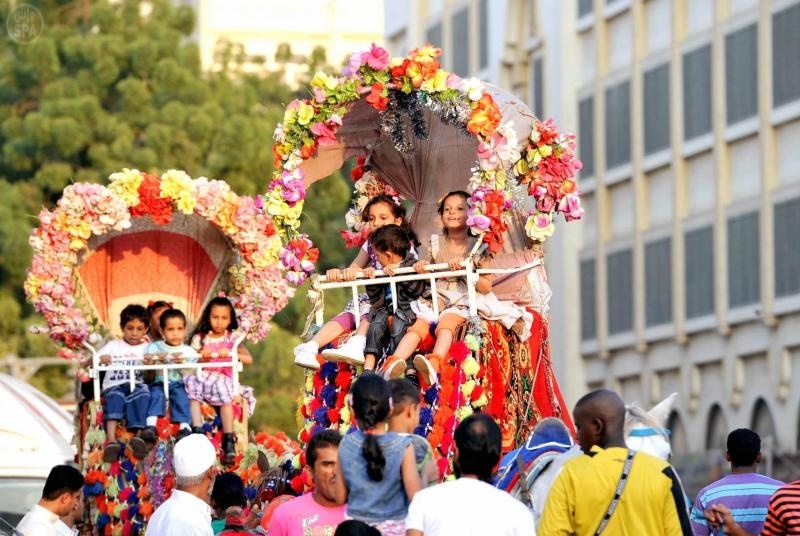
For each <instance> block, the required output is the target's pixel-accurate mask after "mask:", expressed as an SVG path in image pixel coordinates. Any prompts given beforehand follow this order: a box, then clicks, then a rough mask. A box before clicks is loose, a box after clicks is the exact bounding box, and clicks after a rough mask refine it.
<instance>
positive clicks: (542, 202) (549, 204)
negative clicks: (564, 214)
mask: <svg viewBox="0 0 800 536" xmlns="http://www.w3.org/2000/svg"><path fill="white" fill-rule="evenodd" d="M555 207H556V200H555V199H554V198H553V196H551V195H543V196H541V197H540V198H539V199H538V200H537V201H536V210H538V211H539V212H551V211H552V210H553V209H554V208H555Z"/></svg>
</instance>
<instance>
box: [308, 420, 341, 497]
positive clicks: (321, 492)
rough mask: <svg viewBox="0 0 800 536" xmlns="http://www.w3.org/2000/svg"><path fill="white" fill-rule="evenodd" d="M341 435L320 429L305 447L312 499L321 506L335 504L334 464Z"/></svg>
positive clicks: (337, 459)
mask: <svg viewBox="0 0 800 536" xmlns="http://www.w3.org/2000/svg"><path fill="white" fill-rule="evenodd" d="M341 440H342V436H341V435H339V432H337V431H335V430H320V431H319V432H317V433H316V434H314V435H313V436H312V437H311V440H310V441H309V442H308V447H306V464H307V467H308V470H309V471H310V473H311V478H312V479H313V480H314V500H315V501H316V502H317V503H318V504H321V505H323V506H336V494H335V491H334V488H335V486H336V464H337V463H338V461H339V443H340V442H341Z"/></svg>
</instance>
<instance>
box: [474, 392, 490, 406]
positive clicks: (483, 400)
mask: <svg viewBox="0 0 800 536" xmlns="http://www.w3.org/2000/svg"><path fill="white" fill-rule="evenodd" d="M488 403H489V399H488V398H486V392H485V391H484V392H483V393H481V396H479V397H478V400H475V401H474V402H473V403H472V405H473V406H474V407H476V408H482V407H483V406H485V405H486V404H488Z"/></svg>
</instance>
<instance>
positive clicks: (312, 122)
mask: <svg viewBox="0 0 800 536" xmlns="http://www.w3.org/2000/svg"><path fill="white" fill-rule="evenodd" d="M440 54H441V50H440V49H438V48H435V47H433V46H431V45H425V46H423V47H420V48H417V49H414V50H412V51H411V52H410V53H409V55H408V56H407V57H406V58H390V57H389V54H388V52H387V51H386V50H385V49H383V48H381V47H379V46H376V45H374V44H373V45H372V47H371V48H370V49H369V50H367V51H364V52H357V53H355V54H353V55H352V56H351V57H350V60H349V62H348V65H347V66H346V67H345V69H344V70H343V72H342V76H341V77H335V76H331V75H328V74H325V73H322V72H319V73H317V74H316V75H315V76H314V78H313V79H312V80H311V92H312V97H311V98H308V99H302V100H299V99H296V100H294V101H292V102H290V103H289V105H288V106H287V108H286V111H285V113H284V117H283V122H282V123H280V124H278V126H277V127H276V129H275V133H274V144H273V147H272V151H273V155H274V157H275V168H276V170H275V172H274V174H273V179H272V182H271V183H270V185H269V188H268V191H267V194H266V199H267V212H268V213H269V214H270V215H271V216H272V217H273V219H274V220H275V221H276V225H277V226H278V227H279V228H281V229H283V230H284V231H286V232H287V233H289V234H290V232H294V230H296V229H297V227H298V226H299V216H300V212H301V211H302V204H303V199H304V198H305V194H306V192H305V186H304V183H303V180H304V172H303V170H302V169H301V167H300V166H301V164H302V162H303V161H304V160H306V159H308V158H311V157H312V156H314V155H315V154H316V153H317V150H318V148H319V147H320V146H325V145H330V144H332V143H334V142H335V140H336V134H337V131H338V129H339V128H340V127H341V126H342V120H343V117H344V116H345V115H346V114H347V112H348V110H349V107H350V106H351V105H352V104H353V103H354V102H355V101H357V100H359V99H362V98H363V99H364V100H365V101H366V102H367V103H368V104H369V105H370V106H372V107H373V108H375V109H376V110H378V111H380V112H381V113H382V115H381V117H380V122H381V125H380V126H381V128H382V130H383V131H384V132H386V133H387V134H388V135H389V136H390V137H391V138H392V141H393V142H394V144H395V147H396V148H397V149H398V150H399V151H407V150H409V143H408V140H406V139H405V135H406V134H405V130H406V129H405V128H403V124H402V122H401V121H400V115H399V113H400V111H402V110H404V111H405V112H406V115H407V116H408V118H409V121H410V123H411V129H412V131H413V133H414V135H415V136H417V137H419V138H425V137H427V126H426V125H425V124H424V121H422V122H421V121H420V119H419V118H420V114H418V113H416V112H418V111H419V109H420V108H421V107H426V108H428V109H430V110H432V111H434V112H436V113H437V114H439V116H440V117H441V118H442V120H443V121H444V122H446V123H448V124H450V125H453V126H455V127H457V128H461V129H463V130H465V131H466V132H468V133H469V134H470V135H473V136H475V137H476V138H477V140H478V151H477V155H476V159H477V163H476V166H475V167H474V168H473V170H472V171H473V173H472V177H471V178H470V185H469V189H470V192H471V198H470V200H469V213H468V221H467V223H468V225H469V226H470V227H471V228H472V229H473V231H475V232H478V233H482V234H483V236H484V241H485V242H486V243H487V244H488V247H489V252H490V253H493V252H496V251H499V250H500V248H501V247H502V243H503V236H502V234H503V232H504V231H505V230H506V229H507V221H508V211H509V209H510V208H511V206H512V195H511V188H512V187H513V186H514V184H512V183H519V182H520V181H522V183H523V184H527V183H530V182H532V181H533V182H535V186H537V187H538V186H540V185H542V186H543V187H544V188H545V189H546V190H547V191H548V192H549V195H550V197H553V200H554V201H555V197H556V196H555V195H554V194H555V192H556V191H559V192H561V191H563V194H564V195H563V196H561V197H559V198H558V204H556V205H554V207H550V206H549V204H548V203H549V200H548V201H542V203H541V206H540V207H538V208H537V209H536V210H534V211H532V212H531V217H532V218H534V219H533V220H532V221H533V222H534V223H536V224H537V225H535V226H534V225H533V224H532V225H529V226H527V227H526V229H527V231H528V234H529V235H530V236H531V237H532V238H534V239H536V240H544V239H545V238H546V237H547V236H549V235H550V234H552V231H553V229H552V227H549V224H548V226H545V227H544V228H542V227H539V225H538V224H539V223H543V219H542V217H541V216H542V215H546V216H548V217H549V221H550V222H551V223H552V219H553V216H554V214H555V213H556V212H562V213H564V214H565V215H568V219H577V218H579V217H580V214H581V211H580V201H579V193H578V192H577V190H576V189H574V182H572V181H570V182H571V184H572V189H570V185H569V184H565V181H566V180H569V179H571V177H572V176H574V174H575V172H577V170H578V169H580V162H579V161H578V160H577V159H576V158H575V154H574V143H572V140H573V138H572V137H571V136H568V135H567V136H560V135H558V134H557V132H556V131H555V127H554V126H553V124H552V122H551V121H548V122H546V123H541V122H537V123H536V124H535V125H534V127H533V129H532V132H531V134H530V136H529V137H528V140H527V143H526V145H525V147H524V148H521V147H520V144H519V143H518V140H517V136H516V133H515V131H514V130H513V128H512V126H511V123H510V122H506V123H503V117H502V114H501V112H500V108H499V107H498V106H497V103H496V102H495V101H494V99H493V98H492V96H491V94H490V93H488V92H486V91H485V90H484V87H483V84H482V83H481V82H480V81H479V80H477V79H474V78H471V79H461V78H460V77H458V76H457V75H455V74H453V73H449V72H447V71H444V70H443V69H441V68H440V64H439V61H438V59H437V58H438V57H439V55H440ZM548 147H549V148H550V149H548ZM548 151H549V152H548ZM523 160H524V162H525V164H524V165H523V164H519V162H520V161H523ZM517 164H519V165H517ZM525 166H527V167H525ZM531 170H532V171H531ZM509 179H514V181H511V180H509ZM526 181H527V182H526ZM559 181H560V182H559ZM544 183H548V184H549V183H553V184H551V185H550V186H551V187H550V188H548V186H547V185H545V184H544ZM562 186H563V188H562ZM532 193H533V194H534V195H536V194H538V195H536V197H537V203H538V199H539V198H541V197H543V196H544V194H543V193H541V192H540V191H539V190H538V189H537V188H536V187H534V189H533V192H532ZM567 194H568V195H569V196H568V197H567V198H566V201H564V202H563V203H562V202H561V201H562V200H563V199H564V196H566V195H567ZM548 208H549V209H550V210H546V209H548ZM537 217H538V218H539V219H536V218H537ZM351 220H352V216H351ZM348 223H349V222H348Z"/></svg>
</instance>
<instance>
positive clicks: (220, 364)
mask: <svg viewBox="0 0 800 536" xmlns="http://www.w3.org/2000/svg"><path fill="white" fill-rule="evenodd" d="M244 337H245V336H244V334H239V335H238V336H237V337H236V339H235V340H234V345H233V348H234V350H233V351H232V352H231V354H230V357H231V359H230V361H203V360H201V358H200V355H199V354H194V355H189V356H187V355H183V354H182V355H181V358H180V359H181V360H180V361H178V360H176V359H175V358H174V357H171V355H170V354H169V353H168V355H167V356H165V357H163V358H162V357H159V356H161V354H162V353H163V352H159V353H157V354H152V355H153V356H154V357H153V359H154V360H160V361H163V362H162V363H152V364H147V363H145V362H144V361H141V362H136V360H135V359H134V360H132V359H131V358H130V357H120V356H111V363H109V364H104V363H101V362H100V356H99V355H98V353H97V350H96V349H95V348H94V346H92V345H91V344H89V343H88V342H84V343H83V346H84V347H85V348H86V349H87V350H89V352H91V354H92V366H91V367H89V377H90V378H92V382H93V384H94V400H95V402H99V401H100V387H101V386H100V373H101V372H111V371H119V370H124V371H127V372H128V382H129V383H130V388H131V391H133V389H134V387H135V385H136V372H139V371H149V370H153V371H161V373H162V379H161V381H162V383H163V386H164V396H165V397H166V399H167V400H169V378H168V372H169V371H170V370H183V369H192V370H196V371H197V373H198V374H199V373H200V371H202V370H203V369H206V368H230V369H231V370H232V372H233V392H234V393H238V392H239V373H240V372H241V371H242V370H243V367H242V363H241V361H239V355H238V352H237V351H236V348H238V346H239V344H241V342H242V341H243V340H244ZM132 361H133V362H132ZM170 361H171V362H170Z"/></svg>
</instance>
